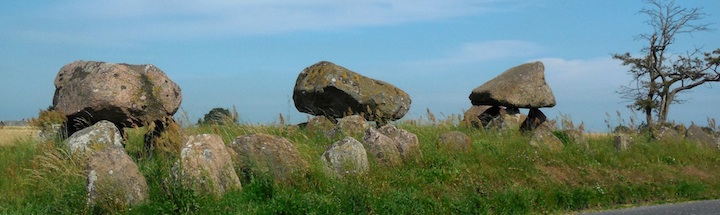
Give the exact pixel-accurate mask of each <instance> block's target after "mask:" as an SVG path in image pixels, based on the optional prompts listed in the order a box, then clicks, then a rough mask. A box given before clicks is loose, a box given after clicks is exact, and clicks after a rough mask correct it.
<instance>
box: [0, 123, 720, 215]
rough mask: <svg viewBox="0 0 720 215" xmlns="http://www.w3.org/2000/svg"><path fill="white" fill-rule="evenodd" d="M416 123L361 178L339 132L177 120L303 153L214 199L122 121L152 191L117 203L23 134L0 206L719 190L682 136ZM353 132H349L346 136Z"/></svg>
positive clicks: (358, 206)
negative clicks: (303, 170)
mask: <svg viewBox="0 0 720 215" xmlns="http://www.w3.org/2000/svg"><path fill="white" fill-rule="evenodd" d="M397 126H398V127H400V128H403V129H406V130H408V131H410V132H412V133H415V134H416V135H417V136H418V138H419V140H420V144H421V148H422V150H423V154H424V155H423V159H422V160H420V161H417V162H409V163H406V164H405V165H404V166H400V167H384V166H380V165H378V164H377V163H375V162H374V161H373V160H372V159H371V163H370V166H371V170H370V172H369V173H368V174H367V175H364V176H359V177H347V178H335V177H333V176H332V175H331V174H328V173H326V172H325V170H324V169H323V166H322V163H321V161H320V155H321V154H322V153H323V151H324V150H325V149H326V148H327V147H328V146H329V145H330V144H332V143H333V142H335V141H337V140H339V139H341V138H342V136H338V137H332V138H327V137H325V136H323V135H322V134H318V133H317V132H310V131H307V130H304V129H301V128H298V127H296V126H281V125H229V126H200V127H191V128H187V129H186V132H187V133H189V134H200V133H214V134H219V135H221V136H222V137H223V139H224V141H225V143H226V144H227V143H230V142H231V141H232V140H233V139H234V138H235V137H237V136H239V135H243V134H252V133H266V134H272V135H277V136H282V137H284V138H286V139H288V140H290V141H291V142H293V143H294V144H295V146H296V147H297V148H298V150H299V151H300V154H301V156H302V157H303V158H304V159H305V160H307V161H308V163H310V166H311V167H310V171H309V173H308V174H307V175H304V176H299V177H296V178H294V179H293V180H292V181H291V183H288V184H276V183H273V182H272V180H271V179H270V178H269V177H266V176H263V175H255V174H252V173H250V174H251V175H249V176H248V175H244V176H243V177H241V180H242V186H243V189H242V190H241V191H233V192H230V193H227V194H226V195H225V196H223V197H220V198H214V197H209V196H201V195H196V194H194V193H193V192H192V191H189V190H187V189H186V188H184V187H182V186H179V185H168V184H164V183H163V180H164V179H166V178H167V176H168V175H169V171H170V166H171V165H172V163H173V162H175V159H176V158H175V157H173V156H172V155H169V156H168V155H163V154H157V155H155V156H153V157H152V159H140V157H142V150H141V149H142V144H143V143H142V140H143V137H142V135H143V131H142V129H130V130H129V131H128V133H129V135H128V140H127V146H126V150H127V151H128V153H129V154H130V155H131V156H132V157H133V158H134V159H135V160H136V162H137V163H138V166H139V167H140V170H141V172H142V173H143V174H144V175H145V177H146V179H147V181H148V185H149V186H150V200H149V201H148V202H147V203H145V204H143V205H140V206H137V207H134V208H129V209H123V210H112V209H111V210H109V211H108V210H106V209H102V208H98V207H93V208H89V207H88V206H87V205H86V204H85V195H86V194H85V181H86V179H85V176H84V175H85V174H84V172H83V171H84V166H83V163H82V162H79V161H77V160H74V159H73V158H72V157H71V156H68V155H67V153H66V149H65V148H64V146H63V145H62V144H58V143H52V142H49V143H37V142H36V141H34V140H31V139H19V140H16V144H12V145H9V146H8V145H6V146H3V147H0V171H3V173H4V174H2V176H0V193H2V194H3V195H0V214H90V213H122V214H177V213H182V214H185V213H190V214H338V213H342V214H347V213H353V214H566V213H573V212H578V211H585V210H602V209H608V208H617V207H623V206H628V205H639V204H653V203H663V202H677V201H688V200H701V199H716V198H720V180H717V179H718V178H720V171H717V170H718V169H720V150H709V149H707V148H703V147H700V146H698V145H697V144H695V143H692V142H676V143H667V142H657V141H654V140H650V139H648V138H646V137H645V136H642V135H638V136H636V138H634V142H633V144H632V146H631V147H630V148H629V149H628V150H626V151H617V150H615V148H614V146H613V144H612V136H609V135H592V136H588V137H587V144H578V143H573V142H565V143H564V147H563V148H562V149H561V150H552V149H549V148H545V147H542V146H540V147H533V146H531V145H529V144H528V142H529V140H530V139H529V137H527V136H525V135H522V134H520V133H519V132H513V131H502V132H498V131H485V130H477V129H472V128H467V127H464V126H459V125H457V124H456V123H455V124H453V123H442V124H435V123H429V124H428V123H426V124H419V123H413V122H412V121H406V122H401V123H398V124H397ZM447 131H461V132H463V133H465V134H468V135H469V136H470V137H471V139H472V149H471V150H467V151H461V152H457V151H451V150H449V149H446V148H443V147H438V146H437V139H438V138H439V136H440V135H441V134H443V133H445V132H447ZM356 138H359V137H356Z"/></svg>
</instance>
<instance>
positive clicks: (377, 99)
mask: <svg viewBox="0 0 720 215" xmlns="http://www.w3.org/2000/svg"><path fill="white" fill-rule="evenodd" d="M293 101H294V102H295V107H296V108H297V109H298V111H300V112H303V113H308V114H312V115H316V116H319V115H323V116H327V117H332V118H342V117H345V116H348V115H354V114H359V115H362V116H363V117H365V119H367V120H368V121H380V122H386V121H390V120H397V119H400V118H402V117H403V116H405V114H406V113H407V112H408V110H409V109H410V103H411V100H410V96H409V95H408V94H407V93H405V92H404V91H402V90H400V89H398V88H397V87H395V86H393V85H391V84H389V83H386V82H383V81H380V80H375V79H372V78H368V77H365V76H363V75H360V74H358V73H355V72H353V71H350V70H348V69H346V68H344V67H341V66H338V65H335V64H333V63H331V62H327V61H321V62H319V63H316V64H314V65H312V66H310V67H307V68H305V69H304V70H303V71H302V72H301V73H300V74H299V75H298V78H297V81H296V82H295V88H294V90H293Z"/></svg>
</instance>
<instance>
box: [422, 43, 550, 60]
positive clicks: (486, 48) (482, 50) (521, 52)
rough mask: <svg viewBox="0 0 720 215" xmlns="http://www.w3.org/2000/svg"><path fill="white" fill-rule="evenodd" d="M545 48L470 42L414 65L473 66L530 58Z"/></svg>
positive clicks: (529, 44)
mask: <svg viewBox="0 0 720 215" xmlns="http://www.w3.org/2000/svg"><path fill="white" fill-rule="evenodd" d="M542 50H543V48H542V47H541V46H540V45H537V44H535V43H533V42H530V41H523V40H493V41H482V42H470V43H465V44H462V45H460V46H458V47H455V48H453V49H451V50H449V51H448V52H447V53H446V54H445V55H444V56H442V57H439V58H437V59H431V60H421V61H418V62H414V63H412V64H414V65H417V66H421V67H435V66H439V67H445V66H451V65H460V64H472V63H480V62H487V61H494V60H503V59H508V58H518V57H529V56H533V55H535V54H538V53H540V52H541V51H542Z"/></svg>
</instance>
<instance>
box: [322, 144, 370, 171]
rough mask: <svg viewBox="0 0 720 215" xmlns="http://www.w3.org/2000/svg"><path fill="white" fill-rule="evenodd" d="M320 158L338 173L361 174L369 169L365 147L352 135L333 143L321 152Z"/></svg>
mask: <svg viewBox="0 0 720 215" xmlns="http://www.w3.org/2000/svg"><path fill="white" fill-rule="evenodd" d="M322 160H323V162H325V165H326V166H327V167H328V168H329V169H331V170H333V171H334V172H335V173H337V174H338V175H361V174H365V173H366V172H368V170H369V169H370V167H369V166H370V165H369V163H368V159H367V152H366V151H365V148H364V147H363V145H362V143H360V142H358V141H357V140H355V138H352V137H345V138H344V139H342V140H340V141H337V142H335V143H333V144H332V145H331V146H330V147H328V148H327V150H325V152H324V153H323V154H322Z"/></svg>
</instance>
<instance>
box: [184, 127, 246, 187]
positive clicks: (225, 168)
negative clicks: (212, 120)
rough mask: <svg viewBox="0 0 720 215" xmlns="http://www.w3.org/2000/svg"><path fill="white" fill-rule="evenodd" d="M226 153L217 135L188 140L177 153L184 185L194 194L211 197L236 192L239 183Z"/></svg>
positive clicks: (206, 135)
mask: <svg viewBox="0 0 720 215" xmlns="http://www.w3.org/2000/svg"><path fill="white" fill-rule="evenodd" d="M227 150H228V149H227V147H225V143H223V140H222V138H221V137H220V136H219V135H216V134H200V135H193V136H190V137H189V138H188V141H187V143H186V144H185V146H184V147H183V148H182V151H181V153H180V162H179V165H180V167H181V168H182V171H181V174H180V177H182V182H183V185H184V186H187V187H190V188H191V189H193V190H194V191H195V192H197V193H202V194H210V195H214V196H221V195H223V194H224V193H226V192H227V191H230V190H239V189H240V188H241V184H240V179H239V178H238V175H237V173H236V172H235V168H234V167H233V163H232V158H231V157H230V153H229V152H228V151H227ZM176 169H177V168H176Z"/></svg>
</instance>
